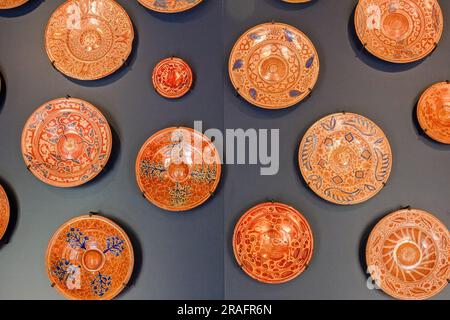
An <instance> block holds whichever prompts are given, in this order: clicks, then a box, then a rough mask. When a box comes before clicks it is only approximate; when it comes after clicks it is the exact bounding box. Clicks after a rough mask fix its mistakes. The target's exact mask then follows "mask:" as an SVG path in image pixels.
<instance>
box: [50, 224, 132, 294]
mask: <svg viewBox="0 0 450 320" xmlns="http://www.w3.org/2000/svg"><path fill="white" fill-rule="evenodd" d="M45 262H46V267H47V274H48V277H49V279H50V282H51V284H52V285H53V286H54V287H55V288H56V289H57V290H58V291H59V292H60V293H62V294H63V295H64V296H65V297H66V298H69V299H76V300H109V299H112V298H114V297H115V296H117V295H118V294H119V293H120V292H121V291H122V290H123V289H124V288H125V286H126V285H127V284H128V281H129V280H130V277H131V274H132V272H133V266H134V254H133V247H132V244H131V241H130V239H129V238H128V236H127V235H126V233H125V232H124V231H123V230H122V229H121V228H120V227H119V226H118V225H117V224H115V223H114V222H112V221H111V220H109V219H106V218H103V217H100V216H81V217H78V218H75V219H72V220H70V221H68V222H66V223H65V224H63V225H62V226H61V227H60V228H59V229H58V230H57V231H56V232H55V234H54V235H53V237H52V238H51V240H50V242H49V244H48V248H47V254H46V260H45Z"/></svg>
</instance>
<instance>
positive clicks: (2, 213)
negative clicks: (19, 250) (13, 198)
mask: <svg viewBox="0 0 450 320" xmlns="http://www.w3.org/2000/svg"><path fill="white" fill-rule="evenodd" d="M9 211H10V209H9V201H8V196H7V195H6V192H5V190H4V189H3V187H2V186H1V185H0V239H2V238H3V236H4V235H5V232H6V229H7V228H8V223H9V214H10V212H9Z"/></svg>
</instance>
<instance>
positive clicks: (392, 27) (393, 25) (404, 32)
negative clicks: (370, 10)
mask: <svg viewBox="0 0 450 320" xmlns="http://www.w3.org/2000/svg"><path fill="white" fill-rule="evenodd" d="M383 31H384V34H385V35H386V36H388V37H389V38H391V39H394V40H396V41H400V40H403V39H406V38H407V37H408V36H409V35H410V33H411V31H412V27H411V22H410V19H409V18H408V16H406V15H404V14H403V13H400V12H392V13H389V14H388V15H386V17H385V18H384V19H383Z"/></svg>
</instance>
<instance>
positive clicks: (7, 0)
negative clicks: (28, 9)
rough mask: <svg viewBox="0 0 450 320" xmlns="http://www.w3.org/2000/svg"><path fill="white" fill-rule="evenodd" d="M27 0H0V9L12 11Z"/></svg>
mask: <svg viewBox="0 0 450 320" xmlns="http://www.w3.org/2000/svg"><path fill="white" fill-rule="evenodd" d="M26 2H28V0H0V9H12V8H16V7H19V6H21V5H23V4H24V3H26Z"/></svg>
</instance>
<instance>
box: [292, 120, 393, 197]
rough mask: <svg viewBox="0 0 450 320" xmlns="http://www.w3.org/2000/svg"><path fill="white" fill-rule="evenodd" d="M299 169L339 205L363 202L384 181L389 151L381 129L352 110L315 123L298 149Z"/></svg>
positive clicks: (322, 194) (389, 163)
mask: <svg viewBox="0 0 450 320" xmlns="http://www.w3.org/2000/svg"><path fill="white" fill-rule="evenodd" d="M298 159H299V165H300V171H301V173H302V175H303V178H304V179H305V181H306V183H307V184H308V186H309V187H310V188H311V189H312V190H313V191H314V192H315V193H316V194H317V195H319V196H320V197H321V198H323V199H325V200H328V201H330V202H333V203H336V204H340V205H351V204H357V203H361V202H364V201H366V200H368V199H370V198H372V197H373V196H375V195H376V194H377V193H378V192H379V191H380V190H381V189H382V188H383V187H384V185H385V184H386V182H387V180H388V178H389V175H390V173H391V168H392V152H391V147H390V145H389V141H388V139H387V138H386V136H385V135H384V133H383V131H382V130H381V129H380V128H379V127H378V126H377V125H376V124H375V123H373V122H372V121H370V120H369V119H367V118H365V117H363V116H360V115H357V114H354V113H336V114H331V115H329V116H326V117H325V118H323V119H321V120H319V121H318V122H316V123H315V124H314V125H313V126H312V127H311V128H310V129H309V130H308V131H307V132H306V134H305V136H304V137H303V139H302V142H301V144H300V148H299V156H298Z"/></svg>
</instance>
